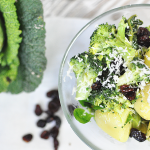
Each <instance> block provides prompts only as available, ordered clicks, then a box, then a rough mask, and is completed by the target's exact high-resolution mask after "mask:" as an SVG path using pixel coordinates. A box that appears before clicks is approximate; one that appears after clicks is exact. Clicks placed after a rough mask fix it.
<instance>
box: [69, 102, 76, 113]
mask: <svg viewBox="0 0 150 150" xmlns="http://www.w3.org/2000/svg"><path fill="white" fill-rule="evenodd" d="M75 108H76V107H75V106H73V105H71V104H70V105H68V110H69V112H70V114H71V115H73V111H74V109H75Z"/></svg>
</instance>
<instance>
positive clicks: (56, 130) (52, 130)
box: [49, 126, 59, 138]
mask: <svg viewBox="0 0 150 150" xmlns="http://www.w3.org/2000/svg"><path fill="white" fill-rule="evenodd" d="M49 133H50V136H51V137H53V138H56V137H57V136H58V133H59V129H58V128H57V127H56V126H54V127H53V128H52V129H51V130H50V131H49Z"/></svg>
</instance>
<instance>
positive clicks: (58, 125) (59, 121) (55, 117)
mask: <svg viewBox="0 0 150 150" xmlns="http://www.w3.org/2000/svg"><path fill="white" fill-rule="evenodd" d="M54 120H55V122H56V125H55V126H56V127H57V128H59V127H60V125H61V119H60V118H59V117H58V116H54Z"/></svg>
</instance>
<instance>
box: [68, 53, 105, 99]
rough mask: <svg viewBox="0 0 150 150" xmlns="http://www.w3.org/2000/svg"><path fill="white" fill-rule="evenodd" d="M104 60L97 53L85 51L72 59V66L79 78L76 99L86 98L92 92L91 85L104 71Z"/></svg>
mask: <svg viewBox="0 0 150 150" xmlns="http://www.w3.org/2000/svg"><path fill="white" fill-rule="evenodd" d="M103 63H104V61H103V60H102V61H100V60H99V59H98V58H97V56H96V55H93V54H91V53H89V52H84V53H81V54H79V55H76V56H74V57H72V58H71V60H70V67H71V69H72V70H73V72H74V73H75V75H76V78H77V92H76V99H78V100H85V99H86V98H87V97H88V96H89V94H90V92H91V90H92V89H91V85H92V84H93V83H94V82H95V81H96V77H97V76H98V75H99V73H100V72H101V71H102V69H103V68H102V66H103Z"/></svg>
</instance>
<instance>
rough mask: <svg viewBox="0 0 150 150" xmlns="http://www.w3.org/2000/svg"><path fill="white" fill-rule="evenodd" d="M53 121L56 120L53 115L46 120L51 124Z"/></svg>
mask: <svg viewBox="0 0 150 150" xmlns="http://www.w3.org/2000/svg"><path fill="white" fill-rule="evenodd" d="M53 120H54V116H53V115H51V116H48V117H47V118H46V122H47V123H50V122H52V121H53Z"/></svg>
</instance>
